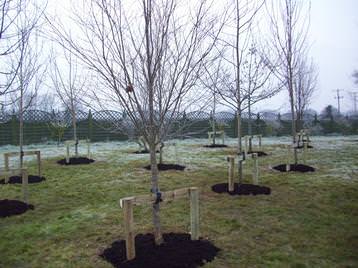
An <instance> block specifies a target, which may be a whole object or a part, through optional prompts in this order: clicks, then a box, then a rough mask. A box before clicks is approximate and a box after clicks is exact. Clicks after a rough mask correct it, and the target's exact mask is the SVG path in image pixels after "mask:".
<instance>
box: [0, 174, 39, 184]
mask: <svg viewBox="0 0 358 268" xmlns="http://www.w3.org/2000/svg"><path fill="white" fill-rule="evenodd" d="M44 180H46V178H45V177H40V176H37V175H29V176H28V183H39V182H42V181H44ZM8 183H10V184H15V183H22V177H20V176H12V177H10V178H9V181H8ZM0 184H5V179H2V180H0Z"/></svg>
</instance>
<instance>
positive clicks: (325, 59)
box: [256, 0, 358, 112]
mask: <svg viewBox="0 0 358 268" xmlns="http://www.w3.org/2000/svg"><path fill="white" fill-rule="evenodd" d="M311 4H312V6H311V26H310V36H309V41H310V43H311V50H310V52H311V53H310V55H311V57H312V58H313V60H314V62H315V63H316V65H317V67H318V84H317V90H316V93H315V94H314V98H313V100H312V103H311V105H310V108H312V109H314V110H316V111H318V112H320V111H322V110H323V109H324V107H326V106H327V105H329V104H331V105H333V106H334V107H337V105H338V104H337V99H335V96H336V91H335V90H336V89H343V91H341V92H340V94H341V95H342V96H343V99H341V112H347V111H349V110H353V101H352V98H351V97H350V95H349V92H350V91H354V90H355V91H357V92H358V85H354V83H353V79H352V73H353V70H355V69H356V70H358V0H312V1H311ZM286 96H287V92H286V91H284V92H282V93H280V94H279V95H278V96H276V97H274V98H273V99H271V100H269V101H266V102H264V103H263V106H264V107H262V106H261V105H260V104H259V105H258V107H256V109H257V110H262V109H263V108H264V109H265V106H267V107H266V108H269V106H270V107H275V106H276V107H277V108H280V109H281V110H282V111H287V110H288V109H289V106H288V104H287V105H285V104H280V103H286V102H285V97H286ZM259 106H261V107H259Z"/></svg>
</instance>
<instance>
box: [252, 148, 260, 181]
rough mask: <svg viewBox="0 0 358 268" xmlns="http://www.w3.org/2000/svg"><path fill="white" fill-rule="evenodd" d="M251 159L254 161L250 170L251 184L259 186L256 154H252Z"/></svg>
mask: <svg viewBox="0 0 358 268" xmlns="http://www.w3.org/2000/svg"><path fill="white" fill-rule="evenodd" d="M252 159H253V160H254V163H253V169H252V181H253V184H255V185H258V184H259V161H258V155H257V153H253V154H252Z"/></svg>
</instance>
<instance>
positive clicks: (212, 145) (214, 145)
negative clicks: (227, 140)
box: [204, 144, 228, 148]
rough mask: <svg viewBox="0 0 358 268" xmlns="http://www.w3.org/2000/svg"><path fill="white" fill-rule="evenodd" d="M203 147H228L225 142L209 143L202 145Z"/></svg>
mask: <svg viewBox="0 0 358 268" xmlns="http://www.w3.org/2000/svg"><path fill="white" fill-rule="evenodd" d="M204 147H205V148H226V147H228V146H227V145H225V144H210V145H204Z"/></svg>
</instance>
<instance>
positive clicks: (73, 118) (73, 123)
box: [72, 108, 78, 157]
mask: <svg viewBox="0 0 358 268" xmlns="http://www.w3.org/2000/svg"><path fill="white" fill-rule="evenodd" d="M73 109H74V108H73ZM72 126H73V140H74V141H75V156H76V157H78V138H77V122H76V112H75V111H72Z"/></svg>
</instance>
